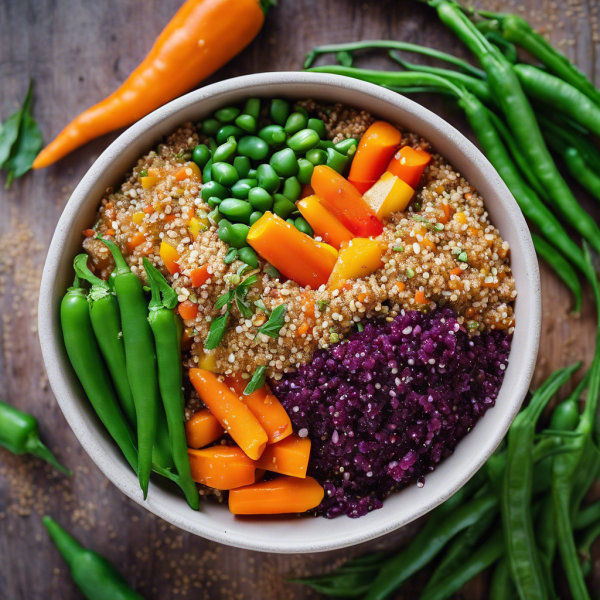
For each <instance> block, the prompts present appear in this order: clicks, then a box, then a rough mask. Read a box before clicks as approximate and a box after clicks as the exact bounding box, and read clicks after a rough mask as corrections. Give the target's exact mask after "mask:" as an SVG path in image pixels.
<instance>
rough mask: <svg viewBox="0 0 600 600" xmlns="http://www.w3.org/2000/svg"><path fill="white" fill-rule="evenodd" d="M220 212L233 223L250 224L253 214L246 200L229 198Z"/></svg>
mask: <svg viewBox="0 0 600 600" xmlns="http://www.w3.org/2000/svg"><path fill="white" fill-rule="evenodd" d="M219 212H220V213H221V214H222V215H224V216H225V217H227V218H228V219H229V220H231V221H237V222H239V223H248V222H249V221H250V215H251V214H252V206H251V205H250V203H249V202H245V201H244V200H237V199H236V198H227V199H226V200H223V202H221V204H220V205H219Z"/></svg>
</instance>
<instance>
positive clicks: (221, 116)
mask: <svg viewBox="0 0 600 600" xmlns="http://www.w3.org/2000/svg"><path fill="white" fill-rule="evenodd" d="M239 114H240V109H239V108H236V107H235V106H227V107H225V108H221V109H219V110H218V111H216V112H215V119H217V121H219V122H220V123H231V122H232V121H235V119H236V117H237V116H238V115H239Z"/></svg>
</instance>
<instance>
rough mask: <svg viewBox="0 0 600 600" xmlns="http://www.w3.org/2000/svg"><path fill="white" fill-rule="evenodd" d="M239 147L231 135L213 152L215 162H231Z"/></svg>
mask: <svg viewBox="0 0 600 600" xmlns="http://www.w3.org/2000/svg"><path fill="white" fill-rule="evenodd" d="M236 149H237V142H236V141H235V138H234V137H233V136H231V137H230V138H228V139H227V141H226V142H225V143H224V144H221V145H220V146H219V147H218V148H217V149H216V150H215V151H214V153H213V156H212V159H213V164H216V163H221V162H231V161H233V157H234V155H235V151H236Z"/></svg>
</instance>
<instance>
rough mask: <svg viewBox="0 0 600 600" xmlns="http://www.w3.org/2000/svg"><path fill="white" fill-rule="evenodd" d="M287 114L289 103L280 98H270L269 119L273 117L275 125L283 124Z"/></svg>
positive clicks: (288, 112)
mask: <svg viewBox="0 0 600 600" xmlns="http://www.w3.org/2000/svg"><path fill="white" fill-rule="evenodd" d="M289 114H290V103H289V102H288V101H287V100H280V99H278V98H274V99H273V100H271V109H270V115H271V119H273V121H274V122H275V123H276V124H277V125H281V126H283V125H285V122H286V121H287V118H288V115H289Z"/></svg>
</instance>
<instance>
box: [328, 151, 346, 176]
mask: <svg viewBox="0 0 600 600" xmlns="http://www.w3.org/2000/svg"><path fill="white" fill-rule="evenodd" d="M347 164H348V157H347V156H344V155H343V154H340V153H339V152H338V151H337V150H334V149H333V148H328V149H327V166H328V167H331V168H332V169H333V170H334V171H337V172H338V173H339V174H340V175H341V174H342V173H343V172H344V169H345V168H346V165H347Z"/></svg>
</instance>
